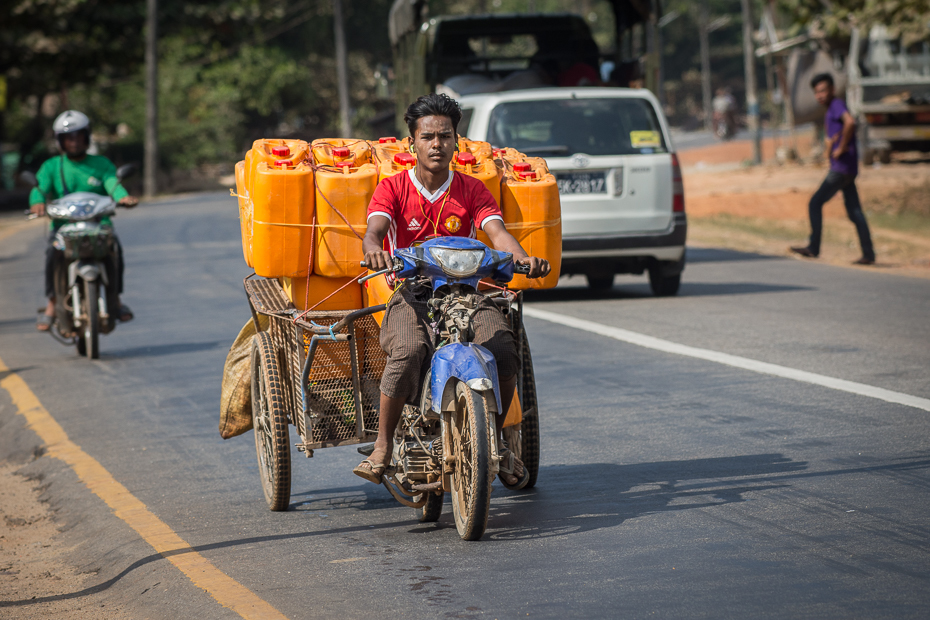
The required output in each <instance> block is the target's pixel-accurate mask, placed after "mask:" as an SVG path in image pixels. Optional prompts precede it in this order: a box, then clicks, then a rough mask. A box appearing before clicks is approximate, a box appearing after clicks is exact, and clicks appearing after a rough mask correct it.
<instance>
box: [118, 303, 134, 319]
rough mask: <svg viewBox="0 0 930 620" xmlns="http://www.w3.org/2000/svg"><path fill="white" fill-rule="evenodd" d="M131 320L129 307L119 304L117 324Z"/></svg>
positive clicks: (131, 315)
mask: <svg viewBox="0 0 930 620" xmlns="http://www.w3.org/2000/svg"><path fill="white" fill-rule="evenodd" d="M132 318H133V314H132V310H130V309H129V306H127V305H126V304H120V307H119V322H120V323H128V322H129V321H131V320H132Z"/></svg>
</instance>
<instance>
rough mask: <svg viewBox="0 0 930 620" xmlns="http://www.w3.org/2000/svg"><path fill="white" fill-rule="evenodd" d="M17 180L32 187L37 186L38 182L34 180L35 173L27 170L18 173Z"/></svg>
mask: <svg viewBox="0 0 930 620" xmlns="http://www.w3.org/2000/svg"><path fill="white" fill-rule="evenodd" d="M19 180H20V181H22V182H23V183H25V184H26V185H30V186H32V187H38V186H39V180H38V179H37V178H36V175H35V173H34V172H30V171H29V170H23V171H22V172H20V173H19Z"/></svg>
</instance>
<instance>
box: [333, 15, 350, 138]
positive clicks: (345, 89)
mask: <svg viewBox="0 0 930 620" xmlns="http://www.w3.org/2000/svg"><path fill="white" fill-rule="evenodd" d="M333 25H334V27H335V29H336V81H337V89H338V91H339V131H340V133H341V134H342V137H343V138H351V137H352V123H351V122H350V121H349V67H348V59H347V56H346V30H345V22H344V21H343V19H342V0H333Z"/></svg>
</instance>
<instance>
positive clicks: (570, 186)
mask: <svg viewBox="0 0 930 620" xmlns="http://www.w3.org/2000/svg"><path fill="white" fill-rule="evenodd" d="M555 180H556V182H557V183H558V184H559V193H560V194H606V193H607V175H606V174H605V173H603V172H561V173H559V174H556V175H555Z"/></svg>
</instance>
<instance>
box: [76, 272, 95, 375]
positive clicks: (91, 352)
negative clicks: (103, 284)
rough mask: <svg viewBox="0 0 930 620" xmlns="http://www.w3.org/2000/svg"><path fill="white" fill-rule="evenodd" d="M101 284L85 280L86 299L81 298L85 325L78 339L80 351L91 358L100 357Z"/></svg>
mask: <svg viewBox="0 0 930 620" xmlns="http://www.w3.org/2000/svg"><path fill="white" fill-rule="evenodd" d="M98 294H99V284H98V283H97V282H96V281H95V280H84V299H82V300H81V305H82V306H83V308H81V309H82V310H83V313H82V314H83V315H84V325H83V326H82V328H81V333H80V334H79V335H78V339H77V349H78V353H79V354H81V355H85V356H87V359H89V360H95V359H98V358H99V357H100V307H99V303H98Z"/></svg>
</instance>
